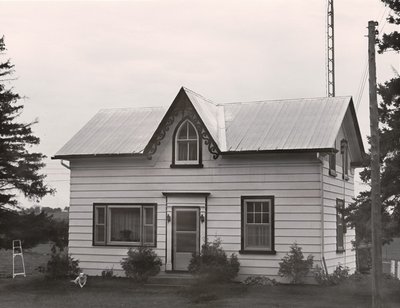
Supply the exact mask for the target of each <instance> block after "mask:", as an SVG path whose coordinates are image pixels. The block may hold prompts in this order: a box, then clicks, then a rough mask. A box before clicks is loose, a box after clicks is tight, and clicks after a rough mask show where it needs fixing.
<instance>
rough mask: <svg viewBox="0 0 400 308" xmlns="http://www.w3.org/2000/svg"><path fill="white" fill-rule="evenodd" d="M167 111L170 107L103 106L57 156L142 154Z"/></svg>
mask: <svg viewBox="0 0 400 308" xmlns="http://www.w3.org/2000/svg"><path fill="white" fill-rule="evenodd" d="M166 111H167V108H166V107H157V108H129V109H128V108H122V109H102V110H100V111H99V112H98V113H97V114H96V115H95V116H94V117H93V118H92V119H91V120H90V121H89V122H88V123H87V124H86V125H85V126H84V127H83V128H82V129H81V130H80V131H79V132H78V133H77V134H76V135H75V136H73V137H72V138H71V140H70V141H68V142H67V143H66V144H65V145H64V146H63V147H62V148H61V149H60V150H59V151H58V152H57V153H56V155H55V157H56V158H57V157H61V156H71V155H99V154H110V155H112V154H135V153H136V154H141V153H143V149H144V148H145V147H146V145H147V143H148V142H149V140H150V138H151V136H152V135H153V133H154V131H155V129H156V128H157V125H158V123H160V121H161V120H162V118H163V117H164V114H165V112H166Z"/></svg>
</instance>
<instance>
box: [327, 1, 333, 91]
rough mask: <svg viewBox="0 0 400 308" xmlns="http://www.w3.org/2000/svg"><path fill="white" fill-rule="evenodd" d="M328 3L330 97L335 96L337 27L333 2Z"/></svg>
mask: <svg viewBox="0 0 400 308" xmlns="http://www.w3.org/2000/svg"><path fill="white" fill-rule="evenodd" d="M327 1H328V11H327V15H326V16H327V28H326V31H327V32H326V39H327V45H328V50H327V57H328V59H327V66H328V67H327V70H328V76H327V77H328V82H327V83H328V84H327V92H328V97H334V96H335V27H334V20H335V19H334V13H333V0H327Z"/></svg>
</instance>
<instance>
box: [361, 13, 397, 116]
mask: <svg viewBox="0 0 400 308" xmlns="http://www.w3.org/2000/svg"><path fill="white" fill-rule="evenodd" d="M391 11H392V10H391V9H389V7H387V6H385V7H384V8H383V12H382V15H381V18H380V19H379V24H381V27H380V29H379V34H380V33H382V31H383V29H384V28H385V25H386V23H387V18H388V17H389V14H390V13H391ZM385 16H386V17H385ZM384 17H385V21H384V22H383V23H382V20H383V18H384ZM367 77H368V59H367V56H365V64H364V71H363V73H362V75H361V80H360V83H359V86H358V89H357V99H356V110H358V107H359V106H360V103H361V100H362V97H363V95H364V89H365V84H366V82H367Z"/></svg>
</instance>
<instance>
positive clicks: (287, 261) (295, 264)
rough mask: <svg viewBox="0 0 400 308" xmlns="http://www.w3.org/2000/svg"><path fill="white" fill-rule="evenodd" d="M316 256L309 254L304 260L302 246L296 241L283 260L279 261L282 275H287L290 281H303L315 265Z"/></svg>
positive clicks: (296, 282)
mask: <svg viewBox="0 0 400 308" xmlns="http://www.w3.org/2000/svg"><path fill="white" fill-rule="evenodd" d="M313 262H314V257H313V256H312V255H309V256H308V257H307V259H306V260H304V256H303V253H302V251H301V247H299V246H297V243H294V244H293V245H292V246H290V252H289V253H287V254H286V256H284V257H283V258H282V262H279V272H278V274H279V275H280V276H281V277H287V278H289V279H290V283H293V284H299V283H302V282H303V278H304V277H305V276H306V275H307V274H308V272H309V271H310V269H311V268H312V266H313Z"/></svg>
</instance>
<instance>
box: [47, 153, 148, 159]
mask: <svg viewBox="0 0 400 308" xmlns="http://www.w3.org/2000/svg"><path fill="white" fill-rule="evenodd" d="M140 156H144V154H143V153H101V154H67V155H63V154H61V155H54V156H52V157H51V159H64V160H70V159H75V158H94V157H140Z"/></svg>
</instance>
